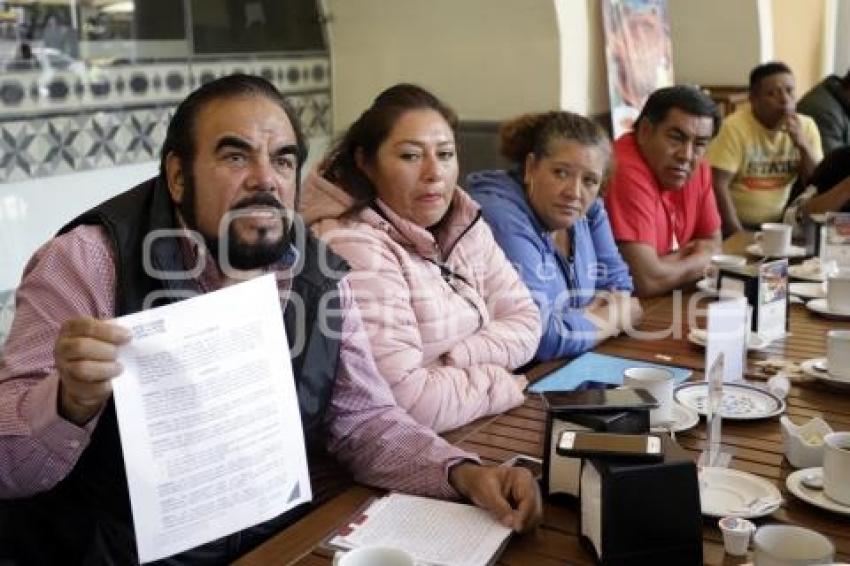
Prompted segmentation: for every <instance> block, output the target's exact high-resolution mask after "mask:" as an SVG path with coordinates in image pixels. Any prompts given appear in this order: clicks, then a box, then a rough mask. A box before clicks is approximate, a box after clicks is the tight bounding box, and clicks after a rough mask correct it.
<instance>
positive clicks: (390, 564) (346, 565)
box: [333, 546, 415, 566]
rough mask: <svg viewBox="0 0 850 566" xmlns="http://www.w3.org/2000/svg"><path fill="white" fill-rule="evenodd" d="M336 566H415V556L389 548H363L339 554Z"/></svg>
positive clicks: (398, 549)
mask: <svg viewBox="0 0 850 566" xmlns="http://www.w3.org/2000/svg"><path fill="white" fill-rule="evenodd" d="M333 564H334V566H414V565H415V561H414V559H413V556H411V555H410V554H408V553H407V552H405V551H404V550H401V549H400V548H393V547H389V546H361V547H359V548H355V549H353V550H349V551H348V552H345V553H343V552H337V553H336V555H334V559H333Z"/></svg>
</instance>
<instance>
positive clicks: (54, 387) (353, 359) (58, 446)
mask: <svg viewBox="0 0 850 566" xmlns="http://www.w3.org/2000/svg"><path fill="white" fill-rule="evenodd" d="M207 265H208V266H210V267H208V269H207V270H206V271H205V272H204V273H203V274H202V275H201V277H200V278H199V280H198V283H199V285H200V287H201V289H203V290H204V291H205V292H206V291H211V290H214V289H217V288H220V287H221V284H222V281H221V277H220V274H219V273H218V270H217V268H215V266H214V264H213V262H207ZM278 282H279V283H278V284H279V286H280V288H281V290H282V291H286V290H288V288H289V284H290V279H289V278H287V277H286V276H285V274H284V275H283V276H281V274H280V273H279V274H278ZM114 290H115V263H114V261H113V253H112V248H111V245H110V243H109V242H108V240H107V238H106V235H105V232H104V231H103V230H102V229H101V228H99V227H95V226H80V227H78V228H76V229H74V230H73V231H71V232H69V233H67V234H65V235H63V236H60V237H58V238H55V239H53V240H51V241H50V242H48V243H47V244H45V245H44V246H43V247H42V248H41V249H39V250H38V251H37V252H36V254H35V255H34V256H33V258H32V259H31V260H30V262H29V264H28V265H27V267H26V269H25V270H24V276H23V281H22V282H21V285H20V287H19V288H18V292H17V296H16V303H17V306H16V311H15V320H14V323H13V325H12V329H11V332H10V334H9V338H8V341H7V342H6V345H5V347H4V350H3V357H2V358H0V498H11V497H21V496H26V495H30V494H33V493H37V492H40V491H45V490H47V489H49V488H50V487H52V486H54V485H55V484H56V483H58V482H59V481H60V480H61V479H62V478H64V477H65V476H67V475H68V473H69V472H70V471H71V469H72V468H73V467H74V465H75V464H76V462H77V459H78V458H79V457H80V454H81V453H82V451H83V450H84V449H85V448H86V446H87V445H88V442H89V439H90V438H91V433H92V431H93V430H94V428H95V427H96V426H97V420H98V419H97V417H96V418H94V419H92V420H91V421H90V422H89V423H87V424H86V425H85V426H83V427H78V426H76V425H75V424H73V423H71V422H68V421H66V420H64V419H63V418H62V417H61V416H59V414H58V413H57V399H56V397H57V391H58V385H59V379H58V374H57V372H56V370H55V367H54V359H53V345H54V342H55V341H56V336H57V334H58V332H59V327H60V325H61V324H62V323H63V322H64V321H66V320H69V319H71V318H75V317H81V316H88V317H94V318H100V319H108V318H113V317H114V316H115V312H114V309H115V305H114ZM340 294H341V302H342V310H343V312H344V318H343V325H342V340H341V345H340V358H339V364H338V371H337V377H336V383H335V385H334V390H333V395H332V398H331V403H330V407H329V408H328V413H327V417H326V419H327V420H326V422H327V426H328V449H329V450H330V451H331V452H332V453H334V454H335V455H336V457H337V458H338V459H339V460H340V461H341V462H343V463H344V464H346V465H347V466H348V467H349V469H350V470H351V471H352V472H353V474H354V476H355V478H356V479H357V480H358V481H360V482H362V483H366V484H370V485H374V486H378V487H382V488H386V489H393V490H398V491H406V492H410V493H418V494H423V495H429V496H435V497H457V493H456V492H455V491H454V489H452V487H451V486H450V485H449V483H448V469H449V467H450V466H451V465H453V464H455V463H457V462H459V461H461V460H463V459H471V460H476V461H477V457H476V456H474V455H472V454H469V453H468V452H465V451H463V450H461V449H459V448H456V447H454V446H452V445H451V444H449V443H447V442H446V441H445V440H443V439H442V438H440V437H439V436H438V435H436V434H435V433H434V432H432V431H431V430H430V429H428V428H426V427H423V426H422V425H420V424H418V423H416V422H415V421H414V420H413V419H412V418H410V416H409V415H408V414H407V413H406V412H405V411H404V410H403V409H401V408H400V407H398V405H396V404H395V401H394V399H393V395H392V392H391V391H390V389H389V386H388V385H387V383H386V381H384V379H383V378H382V377H381V376H380V375H379V373H378V370H377V368H376V367H375V363H374V361H373V358H372V353H371V350H370V348H369V341H368V337H367V335H366V332H365V330H364V327H363V323H362V321H361V319H360V313H359V311H358V310H357V308H356V306H355V305H354V303H353V300H352V298H351V293H350V289H349V286H348V283H347V281H346V280H345V279H343V281H342V282H341V283H340ZM283 296H285V294H283Z"/></svg>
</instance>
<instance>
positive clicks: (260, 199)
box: [230, 193, 284, 210]
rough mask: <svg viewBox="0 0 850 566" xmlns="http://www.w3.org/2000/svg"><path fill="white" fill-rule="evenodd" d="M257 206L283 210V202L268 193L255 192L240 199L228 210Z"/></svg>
mask: <svg viewBox="0 0 850 566" xmlns="http://www.w3.org/2000/svg"><path fill="white" fill-rule="evenodd" d="M258 206H268V207H272V208H277V209H280V210H283V208H284V206H283V204H282V203H281V202H280V201H279V200H277V199H276V198H275V197H273V196H272V195H270V194H269V193H257V194H255V195H251V196H249V197H245V198H244V199H242V200H240V201H239V202H237V203H236V204H234V205H233V206H232V207H230V210H240V209H242V208H253V207H258Z"/></svg>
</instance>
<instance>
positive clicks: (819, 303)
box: [806, 299, 850, 319]
mask: <svg viewBox="0 0 850 566" xmlns="http://www.w3.org/2000/svg"><path fill="white" fill-rule="evenodd" d="M806 308H807V309H809V310H810V311H812V312H814V313H817V314H819V315H821V316H824V317H826V318H838V319H848V318H850V311H834V310H830V308H829V305H827V304H826V299H812V300H811V301H809V302H808V303H806Z"/></svg>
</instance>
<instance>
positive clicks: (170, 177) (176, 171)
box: [165, 151, 186, 204]
mask: <svg viewBox="0 0 850 566" xmlns="http://www.w3.org/2000/svg"><path fill="white" fill-rule="evenodd" d="M165 180H166V182H167V183H168V192H169V194H171V200H172V201H174V202H175V203H177V204H180V203H181V202H183V193H184V190H185V186H186V185H185V176H184V174H183V163H181V161H180V157H178V156H177V154H176V153H174V152H173V151H172V152H170V153H169V154H168V156H167V157H166V158H165Z"/></svg>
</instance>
